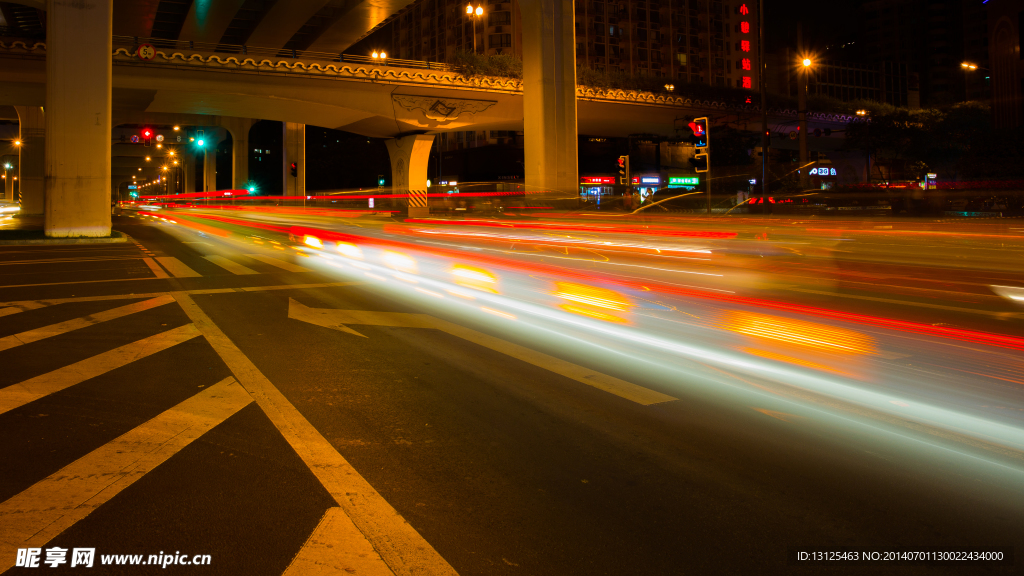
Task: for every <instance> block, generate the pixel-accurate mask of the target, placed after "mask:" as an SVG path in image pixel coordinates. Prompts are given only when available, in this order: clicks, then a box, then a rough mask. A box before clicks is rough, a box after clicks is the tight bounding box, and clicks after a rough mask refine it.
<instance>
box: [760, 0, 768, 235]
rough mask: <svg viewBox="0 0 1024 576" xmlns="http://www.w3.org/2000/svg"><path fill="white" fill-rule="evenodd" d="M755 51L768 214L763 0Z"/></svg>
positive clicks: (763, 199)
mask: <svg viewBox="0 0 1024 576" xmlns="http://www.w3.org/2000/svg"><path fill="white" fill-rule="evenodd" d="M757 17H758V25H757V36H758V39H757V52H758V59H759V61H758V66H759V68H760V73H759V74H758V75H757V83H758V85H759V86H760V88H761V210H762V212H763V214H764V215H766V216H767V215H768V204H767V203H766V202H767V200H768V199H767V198H766V196H767V190H768V146H769V145H771V140H770V138H769V137H768V90H767V85H766V84H765V72H766V71H767V69H768V66H767V65H766V64H765V61H764V0H759V2H758V8H757Z"/></svg>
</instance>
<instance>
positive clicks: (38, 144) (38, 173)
mask: <svg viewBox="0 0 1024 576" xmlns="http://www.w3.org/2000/svg"><path fill="white" fill-rule="evenodd" d="M14 109H15V110H17V112H18V123H19V128H20V129H21V136H20V138H21V148H20V149H19V151H18V154H20V159H19V160H18V183H19V185H20V188H19V189H20V191H21V213H22V214H33V215H36V214H42V213H43V173H44V171H45V170H46V118H45V116H44V115H43V109H42V108H40V107H38V106H15V107H14Z"/></svg>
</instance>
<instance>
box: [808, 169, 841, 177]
mask: <svg viewBox="0 0 1024 576" xmlns="http://www.w3.org/2000/svg"><path fill="white" fill-rule="evenodd" d="M808 174H809V175H810V176H835V175H836V169H835V168H811V171H810V172H808Z"/></svg>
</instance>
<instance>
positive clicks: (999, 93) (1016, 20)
mask: <svg viewBox="0 0 1024 576" xmlns="http://www.w3.org/2000/svg"><path fill="white" fill-rule="evenodd" d="M989 4H990V6H989V8H988V30H989V56H990V61H991V67H990V68H991V72H989V73H988V74H989V75H990V76H991V78H992V119H993V124H994V125H995V126H996V127H997V128H1019V127H1020V126H1021V125H1024V53H1022V52H1021V49H1020V33H1021V29H1022V28H1024V0H991V1H990V2H989Z"/></svg>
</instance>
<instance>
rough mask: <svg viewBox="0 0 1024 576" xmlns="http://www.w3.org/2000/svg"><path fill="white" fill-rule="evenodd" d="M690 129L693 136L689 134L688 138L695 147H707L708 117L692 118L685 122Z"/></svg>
mask: <svg viewBox="0 0 1024 576" xmlns="http://www.w3.org/2000/svg"><path fill="white" fill-rule="evenodd" d="M687 126H689V127H690V130H691V131H692V132H693V136H690V138H689V140H690V142H692V143H693V145H694V146H695V147H697V148H707V147H708V119H707V118H694V119H693V122H690V123H689V124H687Z"/></svg>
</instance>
